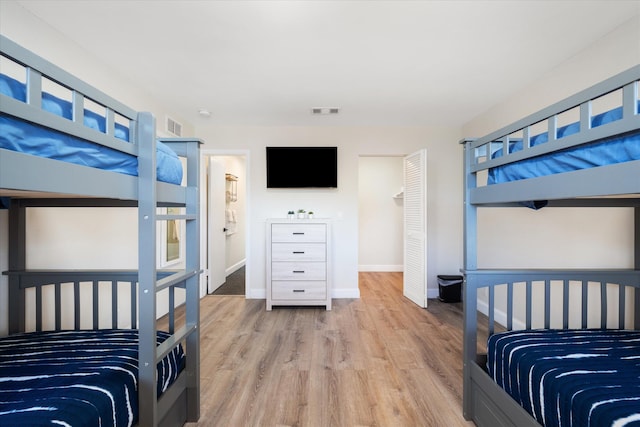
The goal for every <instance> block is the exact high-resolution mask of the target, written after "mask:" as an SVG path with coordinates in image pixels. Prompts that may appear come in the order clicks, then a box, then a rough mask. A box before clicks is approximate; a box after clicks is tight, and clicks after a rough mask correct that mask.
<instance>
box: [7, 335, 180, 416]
mask: <svg viewBox="0 0 640 427" xmlns="http://www.w3.org/2000/svg"><path fill="white" fill-rule="evenodd" d="M157 336H158V338H157V343H158V344H161V343H162V342H164V341H165V340H166V339H167V338H168V337H169V334H167V333H165V332H161V331H158V333H157ZM184 357H185V356H184V351H183V349H182V347H181V346H179V347H176V348H175V349H173V350H172V351H171V352H170V353H169V354H168V355H167V356H166V357H165V358H164V359H162V360H161V361H160V362H159V363H158V365H157V394H158V396H162V394H163V393H164V392H165V391H166V390H167V389H168V387H169V386H170V385H171V384H173V383H174V382H175V380H176V379H177V377H178V375H179V374H180V373H181V372H182V369H183V368H184ZM137 359H138V330H123V329H100V330H80V331H44V332H29V333H22V334H15V335H11V336H8V337H3V338H0V425H6V426H10V425H14V426H19V425H48V424H57V425H68V426H103V427H106V426H130V425H133V424H135V423H137V422H138V391H137V379H138V364H137Z"/></svg>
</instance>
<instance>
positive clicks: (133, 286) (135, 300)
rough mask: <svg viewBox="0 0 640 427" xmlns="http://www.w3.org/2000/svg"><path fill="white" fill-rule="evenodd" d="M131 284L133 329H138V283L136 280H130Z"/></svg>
mask: <svg viewBox="0 0 640 427" xmlns="http://www.w3.org/2000/svg"><path fill="white" fill-rule="evenodd" d="M129 284H130V285H131V286H130V287H129V289H131V329H138V312H137V307H138V292H137V284H136V283H134V282H129Z"/></svg>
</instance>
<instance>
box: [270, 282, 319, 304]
mask: <svg viewBox="0 0 640 427" xmlns="http://www.w3.org/2000/svg"><path fill="white" fill-rule="evenodd" d="M326 297H327V282H325V281H298V280H286V281H279V280H274V281H273V282H272V284H271V298H273V299H275V300H291V301H299V300H321V299H325V298H326Z"/></svg>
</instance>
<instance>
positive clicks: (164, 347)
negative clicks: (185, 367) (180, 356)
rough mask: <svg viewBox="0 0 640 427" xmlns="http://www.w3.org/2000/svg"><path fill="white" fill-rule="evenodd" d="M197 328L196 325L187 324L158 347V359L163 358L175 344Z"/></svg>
mask: <svg viewBox="0 0 640 427" xmlns="http://www.w3.org/2000/svg"><path fill="white" fill-rule="evenodd" d="M195 330H196V325H185V326H183V327H181V328H180V329H178V330H177V331H176V332H175V333H174V334H173V335H171V336H170V337H169V338H167V339H166V340H164V341H162V344H160V345H159V346H158V347H156V360H162V358H164V357H165V356H166V355H167V354H169V352H171V350H173V348H174V347H175V346H177V345H178V343H180V341H182V340H183V339H185V338H186V337H188V336H189V335H191V334H192V333H193V332H194V331H195Z"/></svg>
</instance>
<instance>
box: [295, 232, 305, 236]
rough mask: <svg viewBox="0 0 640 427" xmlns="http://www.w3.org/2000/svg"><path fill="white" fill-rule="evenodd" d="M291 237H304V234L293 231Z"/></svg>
mask: <svg viewBox="0 0 640 427" xmlns="http://www.w3.org/2000/svg"><path fill="white" fill-rule="evenodd" d="M293 235H294V236H304V233H303V232H302V231H294V232H293Z"/></svg>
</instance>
